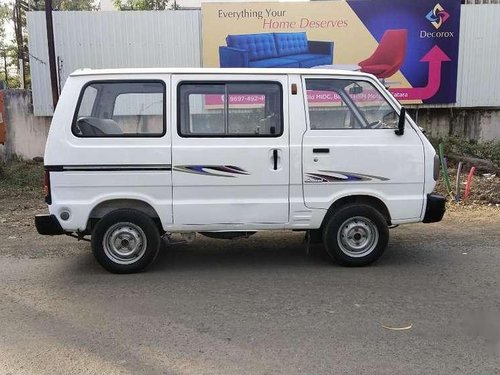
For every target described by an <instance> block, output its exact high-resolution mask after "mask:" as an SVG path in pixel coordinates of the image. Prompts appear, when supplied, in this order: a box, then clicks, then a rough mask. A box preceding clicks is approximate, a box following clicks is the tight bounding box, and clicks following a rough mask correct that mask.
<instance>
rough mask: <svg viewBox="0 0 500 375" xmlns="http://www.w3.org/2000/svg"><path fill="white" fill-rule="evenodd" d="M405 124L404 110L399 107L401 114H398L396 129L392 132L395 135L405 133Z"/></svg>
mask: <svg viewBox="0 0 500 375" xmlns="http://www.w3.org/2000/svg"><path fill="white" fill-rule="evenodd" d="M405 122H406V108H405V107H401V112H399V121H398V128H397V129H396V130H394V133H396V135H403V134H404V133H405Z"/></svg>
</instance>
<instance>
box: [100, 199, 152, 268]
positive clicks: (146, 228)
mask: <svg viewBox="0 0 500 375" xmlns="http://www.w3.org/2000/svg"><path fill="white" fill-rule="evenodd" d="M160 241H161V240H160V232H159V231H158V227H157V226H156V225H155V223H154V221H153V220H152V219H151V218H150V217H149V216H148V215H146V214H144V213H142V212H141V211H138V210H133V209H126V208H125V209H118V210H115V211H112V212H110V213H109V214H107V215H105V216H104V217H103V218H102V219H100V220H99V221H98V222H97V224H96V225H95V227H94V229H93V231H92V241H91V243H92V252H93V253H94V256H95V258H96V260H97V262H99V264H100V265H101V266H102V267H103V268H104V269H106V270H107V271H109V272H112V273H134V272H140V271H143V270H144V269H145V268H146V267H148V266H149V265H150V264H151V263H153V261H154V260H155V258H156V256H157V255H158V251H159V249H160ZM144 244H145V246H144Z"/></svg>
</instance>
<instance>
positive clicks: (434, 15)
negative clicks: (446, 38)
mask: <svg viewBox="0 0 500 375" xmlns="http://www.w3.org/2000/svg"><path fill="white" fill-rule="evenodd" d="M425 18H427V19H428V20H429V22H430V23H432V26H434V27H435V28H436V30H437V29H439V28H440V27H441V25H442V24H443V23H445V22H446V20H448V18H450V14H449V13H448V12H447V11H445V10H444V8H443V7H442V6H441V5H440V4H439V3H437V4H436V5H435V6H434V9H432V10H431V11H430V12H429V13H427V16H425Z"/></svg>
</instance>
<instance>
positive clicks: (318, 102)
mask: <svg viewBox="0 0 500 375" xmlns="http://www.w3.org/2000/svg"><path fill="white" fill-rule="evenodd" d="M306 90H307V104H308V109H309V122H310V127H311V129H312V130H320V129H346V128H347V129H396V128H397V125H398V124H397V123H398V115H397V113H396V112H395V111H394V108H393V107H392V106H391V105H390V104H389V103H388V102H387V100H386V99H385V98H384V97H383V95H382V94H381V93H380V92H379V91H378V89H377V88H376V87H375V86H373V85H372V84H371V83H370V82H367V81H354V80H347V79H306Z"/></svg>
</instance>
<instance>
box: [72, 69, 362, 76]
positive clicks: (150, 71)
mask: <svg viewBox="0 0 500 375" xmlns="http://www.w3.org/2000/svg"><path fill="white" fill-rule="evenodd" d="M124 74H327V75H349V76H352V75H359V76H365V77H366V76H371V75H370V74H366V73H361V72H358V71H352V70H337V69H314V68H311V69H286V68H285V69H283V68H282V69H277V68H120V69H78V70H75V71H74V72H73V73H71V74H70V76H72V77H75V76H90V75H92V76H93V75H124Z"/></svg>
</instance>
